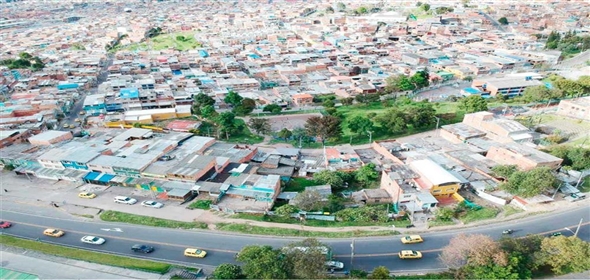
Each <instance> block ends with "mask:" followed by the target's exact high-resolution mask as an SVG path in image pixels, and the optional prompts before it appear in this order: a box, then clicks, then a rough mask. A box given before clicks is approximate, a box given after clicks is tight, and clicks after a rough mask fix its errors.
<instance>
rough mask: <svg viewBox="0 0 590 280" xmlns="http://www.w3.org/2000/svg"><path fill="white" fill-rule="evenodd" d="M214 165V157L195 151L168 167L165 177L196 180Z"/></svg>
mask: <svg viewBox="0 0 590 280" xmlns="http://www.w3.org/2000/svg"><path fill="white" fill-rule="evenodd" d="M216 166H217V165H216V157H213V156H204V155H199V154H196V153H195V154H193V155H190V156H188V157H186V158H185V159H183V160H181V161H180V162H178V163H177V164H176V165H175V166H174V167H172V168H171V169H169V170H168V171H167V174H166V177H167V178H168V179H170V180H178V181H182V182H196V181H198V180H199V179H201V178H202V177H203V176H204V175H205V174H207V172H209V171H210V170H212V169H214V168H215V167H216Z"/></svg>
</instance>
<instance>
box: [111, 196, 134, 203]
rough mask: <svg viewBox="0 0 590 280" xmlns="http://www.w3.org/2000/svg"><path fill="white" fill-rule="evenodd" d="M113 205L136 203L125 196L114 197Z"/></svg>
mask: <svg viewBox="0 0 590 280" xmlns="http://www.w3.org/2000/svg"><path fill="white" fill-rule="evenodd" d="M115 203H123V204H129V205H133V204H135V203H137V199H135V198H131V197H127V196H115Z"/></svg>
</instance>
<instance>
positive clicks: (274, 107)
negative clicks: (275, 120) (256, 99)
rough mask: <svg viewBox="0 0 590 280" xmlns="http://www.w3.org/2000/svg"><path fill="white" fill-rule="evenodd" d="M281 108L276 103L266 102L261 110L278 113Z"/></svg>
mask: <svg viewBox="0 0 590 280" xmlns="http://www.w3.org/2000/svg"><path fill="white" fill-rule="evenodd" d="M281 110H282V108H281V106H279V105H277V104H268V105H266V106H264V108H262V111H263V112H271V113H273V114H278V113H280V112H281Z"/></svg>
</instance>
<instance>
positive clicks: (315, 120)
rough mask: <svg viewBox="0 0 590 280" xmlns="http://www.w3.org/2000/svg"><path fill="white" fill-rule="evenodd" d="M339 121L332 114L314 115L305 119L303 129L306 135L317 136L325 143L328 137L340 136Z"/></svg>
mask: <svg viewBox="0 0 590 280" xmlns="http://www.w3.org/2000/svg"><path fill="white" fill-rule="evenodd" d="M341 122H342V121H341V120H340V119H339V118H337V117H334V116H321V117H319V116H315V117H311V118H309V119H307V122H306V123H305V130H306V131H307V134H308V135H310V136H315V137H319V138H321V140H322V143H325V141H326V140H327V139H328V138H337V137H340V134H341V133H342V130H341V128H340V123H341Z"/></svg>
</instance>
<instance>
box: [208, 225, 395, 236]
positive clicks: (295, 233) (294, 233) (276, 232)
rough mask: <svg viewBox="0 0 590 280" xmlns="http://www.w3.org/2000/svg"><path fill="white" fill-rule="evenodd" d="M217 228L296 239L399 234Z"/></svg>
mask: <svg viewBox="0 0 590 280" xmlns="http://www.w3.org/2000/svg"><path fill="white" fill-rule="evenodd" d="M216 228H217V229H218V230H221V231H230V232H239V233H245V234H259V235H273V236H296V237H324V238H350V237H363V236H387V235H396V234H399V232H398V231H393V230H380V231H362V230H355V231H343V232H321V231H304V230H298V229H288V228H273V227H259V226H251V225H246V224H225V223H219V224H216Z"/></svg>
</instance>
